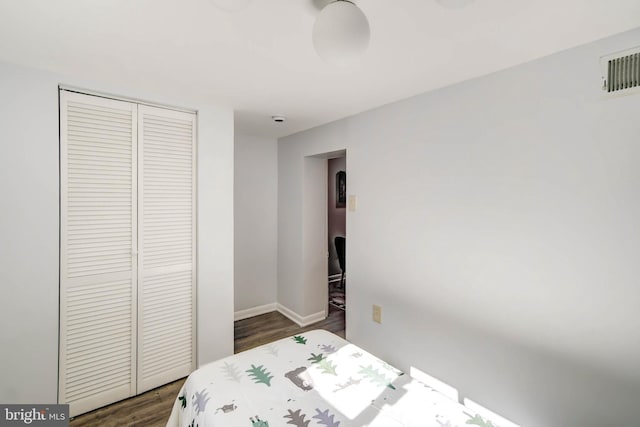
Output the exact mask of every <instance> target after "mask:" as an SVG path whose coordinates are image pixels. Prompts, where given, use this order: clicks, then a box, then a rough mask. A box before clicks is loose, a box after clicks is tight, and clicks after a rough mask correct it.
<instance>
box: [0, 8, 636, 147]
mask: <svg viewBox="0 0 640 427" xmlns="http://www.w3.org/2000/svg"><path fill="white" fill-rule="evenodd" d="M327 1H328V0H253V2H252V3H250V4H249V6H247V7H246V8H244V9H242V10H240V11H238V12H233V13H230V12H226V11H225V10H223V9H220V8H218V7H216V6H215V5H214V4H213V2H212V0H179V1H178V0H55V1H52V0H0V60H2V61H6V62H11V63H17V64H21V65H27V66H32V67H36V68H42V69H47V70H51V71H55V72H59V73H63V74H65V75H68V76H70V77H71V78H73V77H74V76H78V78H79V79H80V78H81V77H83V76H85V77H86V76H87V75H90V76H93V77H94V78H96V79H98V81H104V82H106V83H114V84H115V83H117V82H118V81H122V79H123V78H126V79H130V80H133V81H135V82H136V85H138V86H139V87H140V88H141V89H142V90H145V91H153V90H157V89H158V88H163V90H164V92H166V91H167V90H170V91H174V92H179V91H180V92H181V93H187V94H192V93H193V94H197V95H198V96H206V97H210V98H211V99H212V100H215V101H216V102H217V103H220V104H225V105H229V106H231V107H233V108H234V109H235V111H236V128H237V130H238V131H240V132H245V133H251V134H259V135H267V136H272V137H280V136H284V135H288V134H292V133H295V132H298V131H301V130H304V129H308V128H311V127H314V126H318V125H320V124H323V123H327V122H330V121H333V120H336V119H340V118H343V117H346V116H350V115H353V114H356V113H359V112H362V111H365V110H368V109H371V108H375V107H378V106H380V105H384V104H387V103H390V102H393V101H397V100H400V99H403V98H407V97H410V96H412V95H416V94H419V93H422V92H426V91H429V90H433V89H436V88H440V87H443V86H447V85H451V84H454V83H456V82H460V81H463V80H467V79H471V78H474V77H477V76H480V75H484V74H487V73H491V72H494V71H497V70H500V69H504V68H507V67H510V66H513V65H517V64H520V63H523V62H526V61H529V60H532V59H535V58H539V57H541V56H545V55H548V54H551V53H554V52H557V51H560V50H564V49H567V48H570V47H573V46H577V45H580V44H584V43H587V42H590V41H593V40H597V39H600V38H603V37H606V36H609V35H612V34H616V33H620V32H623V31H626V30H630V29H632V28H635V27H638V26H639V25H640V1H638V0H607V1H604V0H561V1H558V0H536V1H531V0H475V1H471V2H470V4H469V5H468V6H466V7H463V8H447V7H443V6H442V5H441V4H440V3H439V2H437V1H436V0H354V1H355V2H356V3H357V4H358V6H359V7H360V8H361V9H362V10H363V11H364V13H365V14H366V15H367V17H368V19H369V23H370V26H371V44H370V47H369V49H368V51H367V52H366V54H365V55H364V56H363V57H362V58H361V59H360V61H359V62H358V63H356V64H353V65H351V66H349V67H343V68H340V67H335V66H330V65H327V64H325V63H324V62H322V60H321V59H320V58H318V56H317V55H316V54H315V52H314V50H313V46H312V42H311V30H312V27H313V23H314V19H315V16H316V15H317V13H318V11H319V8H320V7H321V6H322V4H323V3H326V2H327ZM441 1H443V2H446V1H452V2H454V3H455V2H460V1H461V0H441ZM65 83H72V82H65ZM167 88H169V89H167ZM164 92H163V93H164ZM276 114H281V115H285V116H287V117H288V120H287V121H286V122H285V123H283V124H276V123H273V122H272V121H271V116H272V115H276Z"/></svg>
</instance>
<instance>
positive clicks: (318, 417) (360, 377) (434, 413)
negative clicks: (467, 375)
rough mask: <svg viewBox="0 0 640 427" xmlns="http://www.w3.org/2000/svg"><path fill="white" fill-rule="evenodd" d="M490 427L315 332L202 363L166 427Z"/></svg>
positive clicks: (434, 393)
mask: <svg viewBox="0 0 640 427" xmlns="http://www.w3.org/2000/svg"><path fill="white" fill-rule="evenodd" d="M469 425H477V426H485V427H491V426H493V424H491V423H490V422H488V421H485V420H484V419H482V418H481V417H480V416H478V415H476V414H472V413H471V411H469V409H468V408H465V407H464V406H462V405H460V404H459V403H458V402H455V401H453V400H450V399H449V398H447V397H445V396H444V395H442V394H440V393H438V392H437V391H435V390H433V389H432V388H430V387H428V386H426V385H424V384H422V383H420V382H418V381H417V380H415V379H413V378H411V377H410V376H409V375H405V374H403V373H402V372H400V371H399V370H397V369H396V368H394V367H393V366H390V365H388V364H387V363H385V362H384V361H382V360H380V359H378V358H376V357H375V356H373V355H371V354H369V353H367V352H366V351H364V350H362V349H361V348H359V347H357V346H355V345H353V344H350V343H349V342H347V341H345V340H343V339H342V338H340V337H338V336H336V335H334V334H332V333H330V332H327V331H322V330H316V331H311V332H307V333H304V334H302V335H297V336H294V337H290V338H285V339H283V340H280V341H276V342H274V343H272V344H268V345H264V346H261V347H257V348H254V349H252V350H248V351H245V352H242V353H238V354H236V355H234V356H230V357H227V358H225V359H221V360H218V361H216V362H213V363H210V364H207V365H205V366H203V367H201V368H200V369H198V370H196V371H195V372H193V373H192V374H191V375H190V376H189V378H188V379H187V381H186V382H185V384H184V386H183V387H182V389H181V390H180V392H179V393H178V396H177V398H176V401H175V404H174V407H173V410H172V412H171V417H170V418H169V422H168V423H167V426H168V427H279V426H282V427H291V426H295V427H338V426H340V427H349V426H358V427H361V426H372V427H401V426H402V427H407V426H412V427H432V426H433V427H456V426H458V427H462V426H469Z"/></svg>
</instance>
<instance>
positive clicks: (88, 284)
mask: <svg viewBox="0 0 640 427" xmlns="http://www.w3.org/2000/svg"><path fill="white" fill-rule="evenodd" d="M136 132H137V107H136V105H135V104H130V103H125V102H120V101H113V100H107V99H103V98H98V97H94V96H88V95H81V94H77V93H71V92H66V91H62V92H61V93H60V136H61V138H60V139H61V144H60V148H61V168H60V170H61V218H60V219H61V224H60V226H61V265H60V276H61V280H60V288H61V295H60V296H61V298H60V300H61V307H60V323H61V334H60V382H59V384H60V402H61V403H69V404H70V414H71V415H72V416H73V415H76V414H80V413H83V412H87V411H89V410H92V409H95V408H98V407H101V406H104V405H106V404H109V403H112V402H114V401H117V400H120V399H123V398H126V397H129V396H132V395H134V394H135V391H136V390H135V389H136V384H135V378H136V368H137V366H136V350H137V349H136V346H135V340H136V307H137V294H136V292H137V287H136V280H137V265H136V264H137V263H136V260H135V258H134V257H132V254H133V253H134V252H135V250H136V249H137V240H136V236H137V232H136V227H137V224H136V222H135V218H136V215H137V212H136V210H137V205H136V203H135V191H136V186H137V177H136V175H137V151H136V143H135V140H136V138H137V134H136Z"/></svg>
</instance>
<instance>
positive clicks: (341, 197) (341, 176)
mask: <svg viewBox="0 0 640 427" xmlns="http://www.w3.org/2000/svg"><path fill="white" fill-rule="evenodd" d="M346 206H347V173H346V172H345V171H340V172H338V173H337V174H336V208H344V207H346Z"/></svg>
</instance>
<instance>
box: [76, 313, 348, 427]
mask: <svg viewBox="0 0 640 427" xmlns="http://www.w3.org/2000/svg"><path fill="white" fill-rule="evenodd" d="M312 329H326V330H328V331H331V332H333V333H335V334H337V335H340V336H341V337H343V338H344V332H345V320H344V311H342V310H339V309H337V308H335V307H331V308H330V310H329V316H328V317H327V318H326V319H325V320H323V321H321V322H318V323H314V324H313V325H309V326H307V327H304V328H301V327H299V326H298V325H296V324H295V323H293V322H292V321H291V320H289V319H287V318H286V317H284V316H283V315H282V314H280V313H278V312H275V311H274V312H272V313H267V314H263V315H261V316H256V317H252V318H250V319H245V320H239V321H237V322H235V324H234V333H235V339H234V351H235V353H239V352H241V351H244V350H248V349H250V348H253V347H257V346H259V345H262V344H267V343H269V342H272V341H275V340H278V339H281V338H286V337H288V336H290V335H295V334H299V333H301V332H306V331H310V330H312ZM183 383H184V378H183V379H181V380H178V381H175V382H172V383H170V384H167V385H165V386H162V387H158V388H156V389H154V390H151V391H148V392H146V393H144V394H141V395H140V396H136V397H132V398H130V399H126V400H123V401H121V402H118V403H114V404H113V405H109V406H105V407H104V408H100V409H96V410H95V411H93V412H89V413H87V414H84V415H80V416H78V417H76V418H74V419H72V420H71V422H70V427H93V426H100V427H121V426H140V427H156V426H158V427H160V426H162V427H164V426H165V425H166V424H167V420H168V419H169V414H170V413H171V408H172V407H173V402H174V401H175V399H176V396H177V395H178V392H179V391H180V388H181V387H182V384H183Z"/></svg>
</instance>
